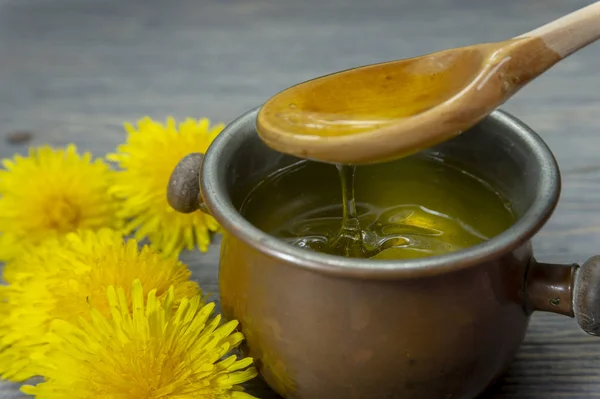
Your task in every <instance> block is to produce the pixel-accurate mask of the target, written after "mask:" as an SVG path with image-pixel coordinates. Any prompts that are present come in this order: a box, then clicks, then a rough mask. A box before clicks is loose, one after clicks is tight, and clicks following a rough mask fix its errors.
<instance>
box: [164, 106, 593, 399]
mask: <svg viewBox="0 0 600 399" xmlns="http://www.w3.org/2000/svg"><path fill="white" fill-rule="evenodd" d="M257 112H258V109H254V110H252V111H250V112H248V113H246V114H245V115H243V116H242V117H240V118H239V119H237V120H236V121H234V122H233V123H231V124H230V125H229V126H228V127H227V128H225V130H224V131H223V132H221V134H220V135H219V137H217V139H216V140H215V141H214V143H213V144H212V145H211V147H210V148H209V150H208V151H207V153H206V154H205V156H202V154H191V155H189V156H187V157H186V158H184V159H183V160H182V161H181V163H180V164H179V165H178V166H177V168H176V170H175V171H174V172H173V175H172V178H171V182H170V183H169V189H168V199H169V201H170V203H171V205H172V206H173V207H174V208H175V209H176V210H178V211H181V212H192V211H196V210H197V209H198V208H200V209H201V210H202V211H204V212H210V214H211V215H213V216H214V217H215V218H216V220H217V221H218V222H219V223H220V224H221V225H222V226H223V227H224V230H225V233H224V237H223V241H222V244H221V245H222V247H221V264H220V276H219V281H220V295H221V304H222V309H223V313H224V315H225V316H226V317H227V318H230V319H238V320H239V321H240V323H241V330H242V332H243V333H244V334H245V336H246V340H247V341H246V342H247V348H246V351H247V354H248V355H249V356H252V357H254V358H255V359H256V362H257V366H258V368H259V370H260V373H261V375H262V376H263V377H264V379H265V380H266V381H267V383H268V384H269V385H270V386H271V387H272V388H273V389H274V390H275V391H277V392H278V393H279V394H281V395H282V396H284V397H286V398H298V399H299V398H302V399H332V398H344V399H351V398H357V399H358V398H360V399H367V398H372V399H384V398H385V399H387V398H402V399H411V398H415V399H417V398H418V399H423V398H427V399H436V398H440V399H442V398H443V399H447V398H452V399H470V398H474V397H475V396H477V395H478V394H479V393H481V392H482V391H483V390H485V388H486V387H487V386H488V385H490V384H491V383H492V382H493V381H494V379H496V378H497V377H498V376H500V375H501V374H502V372H503V371H504V370H505V369H506V368H507V366H508V365H509V363H510V362H511V360H512V359H513V357H514V355H515V352H516V351H517V349H518V348H519V345H520V344H521V341H522V339H523V336H524V334H525V330H526V328H527V324H528V320H529V316H530V315H531V313H532V312H533V311H536V310H538V311H549V312H554V313H559V314H563V315H565V316H569V317H575V318H576V319H577V321H578V322H579V324H580V326H581V327H582V329H583V330H584V331H586V332H587V333H589V334H592V335H600V257H594V258H592V259H590V260H589V261H587V262H586V263H585V264H583V265H582V266H578V265H552V264H542V263H538V262H536V261H535V259H534V257H533V252H532V247H531V244H530V239H531V238H532V237H533V235H534V234H535V233H536V232H537V231H538V230H539V229H540V228H541V227H542V225H543V224H544V223H545V222H546V220H547V219H548V218H549V217H550V215H551V213H552V211H553V210H554V207H555V205H556V203H557V201H558V198H559V193H560V174H559V170H558V166H557V164H556V161H555V159H554V157H553V155H552V153H551V151H550V150H549V149H548V147H547V146H546V145H545V143H544V142H543V141H542V140H541V139H540V137H538V136H537V135H536V134H535V133H534V132H533V131H532V130H530V129H529V128H528V127H527V126H525V125H524V124H523V123H521V122H520V121H518V120H517V119H515V118H514V117H512V116H510V115H508V114H507V113H504V112H502V111H496V112H494V113H492V114H491V115H490V116H488V117H487V118H485V119H484V120H483V121H482V122H480V123H479V124H478V125H476V126H475V127H473V128H472V129H470V130H469V131H467V132H465V133H463V134H462V135H460V136H457V137H456V138H454V139H452V140H450V141H447V142H445V143H442V144H440V145H438V146H436V147H434V148H431V149H428V150H427V151H435V152H436V153H437V154H439V155H441V156H444V157H447V158H455V159H459V160H461V162H463V163H466V164H467V165H469V166H470V167H471V168H472V169H474V170H477V171H479V172H480V175H481V176H482V177H484V178H485V179H487V180H488V181H489V182H492V183H493V184H494V185H495V187H496V188H498V189H499V190H500V191H501V192H502V193H503V194H504V195H505V196H506V197H507V198H509V199H510V201H511V202H512V204H513V206H514V208H515V209H516V211H517V213H518V214H519V215H520V217H519V218H518V220H517V221H516V222H515V224H514V225H513V226H512V227H511V228H509V229H508V230H506V231H505V232H503V233H502V234H500V235H498V236H496V237H494V238H493V239H491V240H489V241H486V242H484V243H482V244H480V245H477V246H474V247H471V248H468V249H466V250H461V251H459V252H454V253H450V254H447V255H443V256H437V257H431V258H424V259H415V260H398V261H381V260H379V261H375V260H364V259H350V258H343V257H336V256H332V255H326V254H320V253H315V252H311V251H308V250H305V249H300V248H295V247H292V246H291V245H288V244H285V243H284V242H282V241H280V240H279V239H277V238H275V237H272V236H269V235H268V234H266V233H264V232H262V231H261V230H259V229H257V228H256V227H254V226H253V225H251V224H250V223H249V222H248V221H246V220H245V219H244V217H243V216H242V215H241V214H240V213H239V212H238V209H239V207H240V205H241V203H242V201H243V200H244V198H245V197H246V195H247V194H248V192H249V190H250V189H251V188H252V187H253V186H254V185H255V184H256V183H257V182H258V181H260V180H262V179H264V178H265V177H266V176H267V175H269V174H270V173H271V172H273V171H275V170H277V169H280V168H282V167H284V166H287V165H289V164H291V163H294V162H297V161H298V159H297V158H293V157H290V156H287V155H283V154H281V153H278V152H275V151H273V150H271V149H270V148H268V147H266V146H265V145H264V144H263V143H262V142H261V140H260V139H259V137H258V135H257V133H256V125H255V120H256V115H257ZM203 158H204V159H203ZM265 206H269V204H265Z"/></svg>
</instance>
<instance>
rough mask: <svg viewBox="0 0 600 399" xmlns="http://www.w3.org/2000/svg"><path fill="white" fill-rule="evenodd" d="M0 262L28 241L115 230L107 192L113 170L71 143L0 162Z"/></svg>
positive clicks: (112, 204)
mask: <svg viewBox="0 0 600 399" xmlns="http://www.w3.org/2000/svg"><path fill="white" fill-rule="evenodd" d="M2 166H3V167H4V169H3V170H0V261H2V260H4V261H7V260H10V259H14V258H15V257H17V256H18V255H19V254H20V253H22V252H23V246H24V245H26V244H28V243H33V244H37V243H39V242H41V241H42V240H44V239H45V238H47V237H51V236H57V235H62V234H65V233H68V232H71V231H75V230H77V229H92V230H94V229H98V228H101V227H111V228H116V227H117V222H118V220H119V219H118V218H117V217H116V214H115V211H116V209H117V204H116V200H115V199H114V198H113V197H112V196H111V195H110V194H109V190H108V189H109V187H110V184H111V178H112V175H113V173H114V172H112V171H111V170H110V168H109V167H108V165H107V164H106V163H105V162H104V161H103V160H102V159H96V160H94V159H93V158H92V155H91V154H90V153H87V152H86V153H83V154H79V153H78V152H77V148H76V147H75V146H74V145H69V146H68V147H66V148H60V149H54V148H51V147H48V146H43V147H37V148H32V149H30V151H29V155H28V156H26V157H24V156H21V155H16V156H15V157H14V158H13V159H5V160H3V161H2Z"/></svg>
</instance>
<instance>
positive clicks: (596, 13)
mask: <svg viewBox="0 0 600 399" xmlns="http://www.w3.org/2000/svg"><path fill="white" fill-rule="evenodd" d="M598 38H600V2H596V3H594V4H592V5H590V6H588V7H586V8H583V9H581V10H578V11H576V12H574V13H572V14H569V15H567V16H565V17H563V18H561V19H559V20H557V21H554V22H552V23H550V24H547V25H545V26H543V27H542V28H539V29H537V30H535V31H532V32H529V33H528V34H525V35H521V36H519V37H516V38H514V39H510V40H507V41H503V42H498V43H486V44H477V45H473V46H468V47H462V48H457V49H450V50H445V51H441V52H437V53H432V54H428V55H424V56H420V57H416V58H410V59H405V60H400V61H391V62H385V63H381V64H375V65H368V66H363V67H359V68H354V69H349V70H346V71H342V72H338V73H335V74H331V75H326V76H323V77H320V78H317V79H313V80H310V81H307V82H304V83H301V84H299V85H296V86H293V87H291V88H289V89H287V90H284V91H282V92H280V93H279V94H277V95H275V96H274V97H273V98H271V99H270V100H268V101H267V102H266V103H265V104H264V106H263V107H262V108H261V110H260V112H259V114H258V117H257V127H258V132H259V135H260V137H261V139H262V140H263V141H264V142H265V143H266V144H267V145H268V146H270V147H271V148H273V149H275V150H278V151H280V152H284V153H287V154H291V155H295V156H299V157H302V158H309V159H315V160H319V161H324V162H331V163H343V164H362V163H372V162H381V161H387V160H391V159H394V158H399V157H402V156H406V155H408V154H410V153H413V152H416V151H419V150H421V149H423V148H426V147H430V146H432V145H434V144H437V143H440V142H442V141H445V140H447V139H449V138H452V137H454V136H456V135H457V134H460V133H462V132H463V131H465V130H466V129H468V128H470V127H471V126H473V125H474V124H476V123H477V122H479V121H480V120H481V119H482V118H484V117H485V116H486V115H488V114H489V113H490V112H491V111H493V110H494V109H495V108H497V107H498V106H499V105H501V104H502V103H504V102H505V101H506V100H508V99H509V98H510V97H511V96H513V95H514V94H515V93H516V92H517V91H519V90H520V89H521V88H522V87H524V86H525V85H526V84H527V83H529V82H530V81H531V80H533V79H535V78H536V77H537V76H539V75H540V74H542V73H543V72H544V71H546V70H548V69H549V68H550V67H552V66H553V65H555V64H556V63H557V62H559V61H560V60H562V59H563V58H565V57H566V56H568V55H570V54H571V53H573V52H574V51H576V50H578V49H580V48H582V47H584V46H585V45H587V44H589V43H591V42H593V41H595V40H597V39H598Z"/></svg>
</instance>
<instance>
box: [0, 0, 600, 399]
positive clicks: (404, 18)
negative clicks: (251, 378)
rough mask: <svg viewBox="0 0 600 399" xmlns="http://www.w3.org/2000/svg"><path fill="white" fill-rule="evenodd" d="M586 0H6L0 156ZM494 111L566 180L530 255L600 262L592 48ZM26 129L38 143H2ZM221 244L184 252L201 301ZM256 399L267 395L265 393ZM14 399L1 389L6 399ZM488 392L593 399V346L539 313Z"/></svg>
mask: <svg viewBox="0 0 600 399" xmlns="http://www.w3.org/2000/svg"><path fill="white" fill-rule="evenodd" d="M589 3H591V1H589V0H588V1H584V0H569V1H565V0H526V1H525V0H505V1H498V0H419V1H409V0H370V1H364V0H328V1H325V0H302V1H298V2H295V3H292V2H290V1H282V0H169V1H166V0H139V1H128V0H0V134H1V135H2V136H1V137H0V140H1V141H0V158H4V157H9V156H12V154H13V153H15V152H25V151H26V148H27V145H29V144H31V145H39V144H42V143H50V144H53V145H64V144H66V143H69V142H75V143H76V144H78V145H79V146H81V147H82V148H86V149H89V150H91V151H93V152H94V153H95V154H97V155H101V154H103V153H105V152H107V151H110V150H113V149H114V147H115V146H116V144H117V143H119V142H120V141H121V140H122V139H123V130H122V127H121V125H122V122H124V121H135V120H137V119H138V118H140V117H142V116H144V115H150V116H151V117H153V118H160V119H163V118H164V117H165V116H167V115H173V116H175V117H177V118H183V117H186V116H196V117H200V116H208V117H210V118H212V119H213V120H215V121H223V122H227V121H230V120H231V119H232V118H234V117H236V116H237V115H239V114H241V113H242V112H244V111H246V110H247V109H249V108H251V107H254V106H255V105H258V104H260V103H261V102H263V101H265V100H266V99H267V98H268V97H269V96H271V95H272V94H273V93H275V92H277V91H278V90H280V89H283V88H285V87H287V86H289V85H292V84H294V83H296V82H299V81H302V80H306V79H309V78H312V77H315V76H318V75H322V74H325V73H328V72H333V71H336V70H341V69H345V68H349V67H352V66H356V65H360V64H367V63H373V62H379V61H384V60H390V59H396V58H404V57H410V56H416V55H420V54H423V53H427V52H432V51H437V50H441V49H444V48H448V47H455V46H462V45H467V44H472V43H476V42H483V41H495V40H502V39H505V38H508V37H511V36H513V35H516V34H519V33H522V32H526V31H527V30H529V29H531V28H534V27H536V26H538V25H540V24H542V23H545V22H547V21H550V20H552V19H554V18H556V17H558V16H560V15H561V14H563V13H566V12H569V11H572V10H574V9H576V8H578V7H581V6H584V5H586V4H589ZM504 108H505V109H507V110H509V111H512V112H513V113H514V114H516V115H517V116H518V117H520V118H521V119H523V120H524V121H526V122H527V123H528V124H529V125H530V126H531V127H532V128H534V129H535V130H537V131H538V132H539V133H540V134H541V135H542V137H543V138H544V140H546V141H547V142H548V144H549V145H550V147H551V148H552V149H553V150H554V152H555V154H556V157H557V159H558V161H559V163H560V166H561V169H562V172H563V179H564V190H563V195H562V199H561V203H560V205H559V207H558V209H557V211H556V213H555V215H554V217H553V218H552V220H551V221H550V222H549V223H548V224H547V226H546V227H545V228H544V229H543V231H542V232H541V233H540V234H539V235H538V236H537V238H536V240H535V243H534V244H535V249H536V251H537V255H538V258H540V259H541V260H542V261H553V262H574V261H576V262H581V261H584V260H585V259H586V258H587V257H589V256H591V255H594V254H596V253H598V252H600V248H599V246H598V245H597V244H598V243H599V242H600V155H599V153H600V152H599V149H600V45H594V46H591V47H589V48H587V49H585V50H584V51H582V52H580V53H578V54H577V55H575V56H573V57H572V58H570V59H569V60H567V61H565V62H563V63H562V64H561V65H559V66H557V67H555V68H554V69H553V70H552V71H551V72H550V73H548V74H547V75H546V76H544V77H542V78H540V79H539V80H537V81H535V82H534V83H532V84H531V85H530V86H529V87H528V88H526V89H525V90H524V91H522V92H521V93H520V94H519V95H518V96H517V97H516V98H514V99H513V100H511V101H510V102H509V103H507V104H506V106H505V107H504ZM22 130H27V131H30V132H32V133H33V139H32V140H31V141H30V142H29V143H20V144H15V143H12V144H11V143H10V141H11V140H9V139H8V137H9V134H10V133H12V132H15V131H22ZM4 135H6V137H4ZM17 141H18V140H17ZM217 245H218V243H216V244H215V245H214V246H213V248H212V249H211V251H210V252H209V253H208V254H205V255H200V254H188V255H186V260H187V261H188V262H189V265H190V267H192V268H193V270H194V273H195V278H197V279H198V281H199V282H200V283H201V285H202V287H203V288H204V289H205V290H206V291H213V292H214V291H216V290H217V255H218V254H217ZM252 392H254V393H255V394H256V395H258V396H261V397H262V398H274V397H276V396H275V395H274V394H272V393H269V391H268V390H267V389H266V388H265V387H264V386H262V385H261V384H255V386H254V388H253V391H252ZM20 396H21V395H19V393H18V391H17V389H16V387H15V386H13V385H10V384H6V383H0V399H8V398H16V397H20ZM485 397H486V398H493V399H496V398H536V399H537V398H540V399H551V398H591V397H600V339H597V338H593V337H589V336H587V335H585V334H584V333H582V332H581V331H580V330H579V329H578V327H577V325H576V323H575V321H573V320H570V319H568V318H564V317H559V316H555V315H549V314H536V315H534V317H533V320H532V324H531V329H530V330H529V333H528V335H527V337H526V339H525V342H524V344H523V347H522V349H521V351H520V353H519V355H518V358H517V359H516V361H515V362H514V365H513V366H512V368H511V370H510V371H509V372H508V374H507V375H506V377H505V378H504V379H503V381H501V382H500V383H499V384H498V385H497V387H495V388H494V389H492V391H491V392H489V393H487V394H486V395H485ZM423 399H430V398H423ZM432 399H435V398H432Z"/></svg>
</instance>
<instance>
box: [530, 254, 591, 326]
mask: <svg viewBox="0 0 600 399" xmlns="http://www.w3.org/2000/svg"><path fill="white" fill-rule="evenodd" d="M524 299H525V301H524V303H525V307H526V311H527V312H528V313H530V312H533V311H535V310H539V311H546V312H553V313H559V314H562V315H566V316H570V317H574V318H575V319H576V320H577V322H578V323H579V326H580V327H581V329H582V330H583V331H585V332H586V333H588V334H590V335H594V336H600V256H594V257H591V258H590V259H588V260H587V261H586V262H585V263H584V264H583V265H581V266H580V265H577V264H572V265H555V264H548V263H537V262H536V261H535V260H533V261H532V264H531V265H530V266H529V268H528V271H527V275H526V279H525V290H524Z"/></svg>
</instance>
